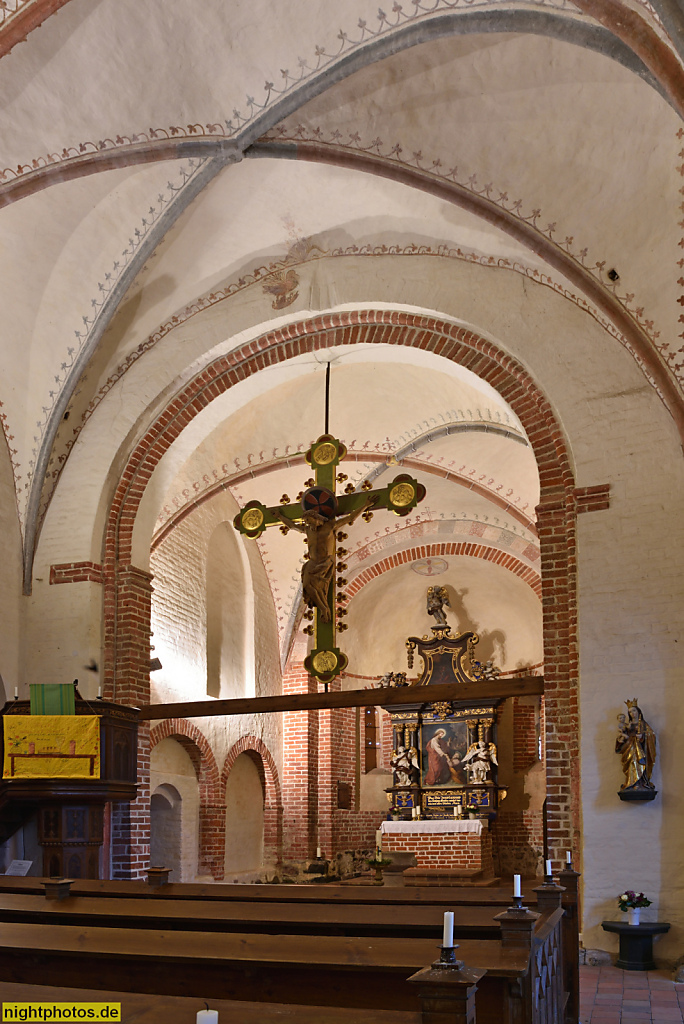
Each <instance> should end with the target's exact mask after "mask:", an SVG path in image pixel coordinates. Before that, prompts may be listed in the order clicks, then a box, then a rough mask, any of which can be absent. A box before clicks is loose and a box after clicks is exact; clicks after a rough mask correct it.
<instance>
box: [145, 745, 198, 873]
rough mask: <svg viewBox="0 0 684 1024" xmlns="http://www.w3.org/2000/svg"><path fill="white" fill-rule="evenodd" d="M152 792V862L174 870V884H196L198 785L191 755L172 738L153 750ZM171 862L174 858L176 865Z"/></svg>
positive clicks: (151, 766) (151, 757) (151, 764)
mask: <svg viewBox="0 0 684 1024" xmlns="http://www.w3.org/2000/svg"><path fill="white" fill-rule="evenodd" d="M150 792H151V794H152V797H151V812H150V833H151V837H150V863H151V864H155V865H157V864H161V866H162V867H167V868H171V869H172V872H173V873H172V875H171V881H176V882H194V880H195V876H196V875H197V856H198V840H199V786H198V782H197V774H196V771H195V768H194V765H193V763H192V761H191V759H190V755H189V754H188V753H187V751H186V750H184V749H183V747H182V746H181V744H180V743H178V741H177V740H175V739H172V738H171V737H166V738H165V739H163V740H161V741H160V742H159V743H157V744H156V746H154V747H153V748H152V751H151V754H150ZM155 808H156V810H155ZM167 825H170V826H172V828H173V830H174V836H173V837H171V838H167V832H166V829H167ZM165 844H166V845H165ZM155 858H161V860H159V859H155ZM174 858H175V859H174ZM171 859H174V863H173V864H172V863H171V862H170V860H171Z"/></svg>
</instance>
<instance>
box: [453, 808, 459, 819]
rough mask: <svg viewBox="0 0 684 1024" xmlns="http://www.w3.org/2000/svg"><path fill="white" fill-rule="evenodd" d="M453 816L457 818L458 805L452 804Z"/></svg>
mask: <svg viewBox="0 0 684 1024" xmlns="http://www.w3.org/2000/svg"><path fill="white" fill-rule="evenodd" d="M454 818H458V807H457V806H454Z"/></svg>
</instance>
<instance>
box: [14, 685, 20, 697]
mask: <svg viewBox="0 0 684 1024" xmlns="http://www.w3.org/2000/svg"><path fill="white" fill-rule="evenodd" d="M18 696H19V687H18V686H15V687H14V699H15V700H16V699H17V698H18Z"/></svg>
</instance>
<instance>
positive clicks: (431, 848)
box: [382, 828, 494, 875]
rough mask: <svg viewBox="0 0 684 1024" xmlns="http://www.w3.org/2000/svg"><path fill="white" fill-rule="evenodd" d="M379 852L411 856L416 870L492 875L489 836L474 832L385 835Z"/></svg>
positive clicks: (487, 832)
mask: <svg viewBox="0 0 684 1024" xmlns="http://www.w3.org/2000/svg"><path fill="white" fill-rule="evenodd" d="M382 848H383V850H386V851H387V852H390V853H414V854H415V855H416V861H417V866H418V867H419V868H447V869H453V870H456V869H458V868H463V869H465V870H477V871H483V872H484V874H485V875H492V874H493V873H494V866H493V860H492V834H491V832H490V831H489V830H488V829H486V828H485V829H483V830H482V833H481V835H479V836H478V835H477V833H476V832H441V833H439V832H436V833H430V832H427V833H409V832H405V833H404V832H388V833H387V834H386V835H383V837H382Z"/></svg>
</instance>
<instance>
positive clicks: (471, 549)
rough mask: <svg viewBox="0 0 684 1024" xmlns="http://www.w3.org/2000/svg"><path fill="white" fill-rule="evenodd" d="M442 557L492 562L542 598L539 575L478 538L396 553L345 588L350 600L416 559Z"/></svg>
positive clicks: (378, 562)
mask: <svg viewBox="0 0 684 1024" xmlns="http://www.w3.org/2000/svg"><path fill="white" fill-rule="evenodd" d="M444 555H468V557H470V558H482V559H484V560H485V561H486V562H493V563H494V564H495V565H501V566H503V568H504V569H508V571H509V572H512V573H513V574H514V575H515V576H519V577H520V579H521V580H523V581H524V582H525V583H527V585H528V587H530V589H531V590H533V591H534V593H535V594H536V595H537V597H538V598H540V599H541V596H542V581H541V577H540V575H539V573H538V572H537V571H536V570H535V569H531V568H530V567H529V566H528V565H525V563H524V562H521V561H520V559H519V558H516V557H515V555H511V554H510V553H509V552H508V551H502V550H501V549H500V548H494V547H491V546H490V545H488V544H486V543H483V542H482V539H481V538H478V541H477V542H475V541H473V542H466V541H446V542H443V543H441V544H420V545H418V546H417V547H412V548H406V549H405V550H404V551H395V552H393V553H392V554H391V555H388V556H387V557H386V558H381V559H380V560H379V561H377V562H374V563H373V565H369V566H368V567H367V568H365V569H362V570H361V572H360V573H358V575H356V576H355V577H354V578H353V580H351V581H350V582H349V584H348V585H347V587H346V588H345V592H346V593H347V595H348V596H349V597H350V598H354V597H356V595H357V594H358V593H359V591H361V590H363V588H364V587H365V586H367V585H368V584H369V583H370V582H371V581H372V580H374V579H376V578H377V577H378V576H382V575H383V573H386V572H390V571H391V570H392V569H395V568H396V567H397V566H398V565H406V564H407V563H408V562H415V561H416V560H417V559H419V558H439V557H443V556H444Z"/></svg>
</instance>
